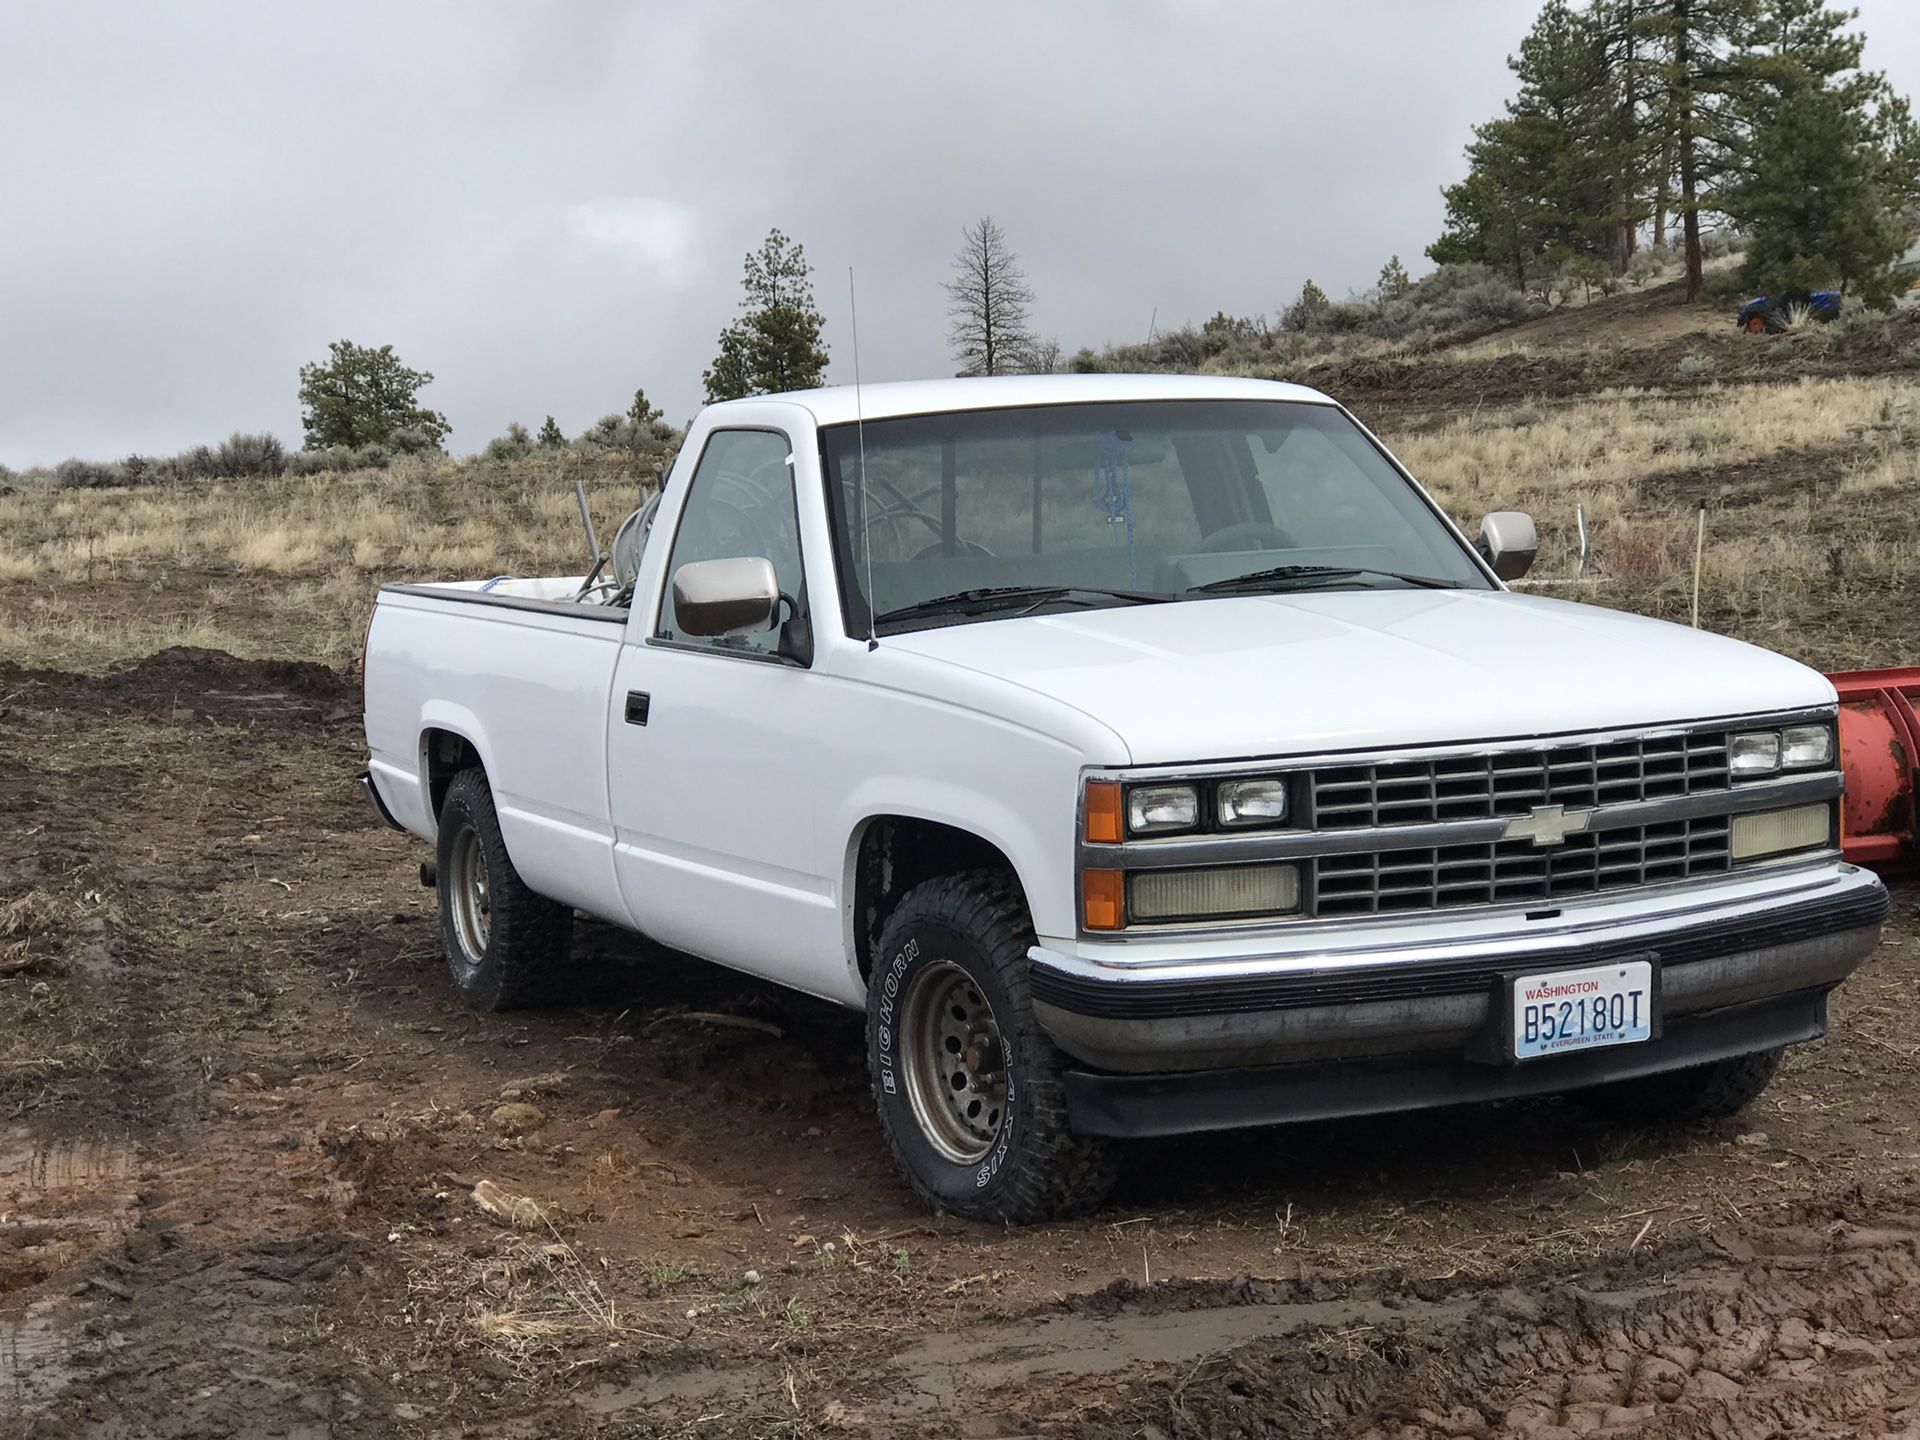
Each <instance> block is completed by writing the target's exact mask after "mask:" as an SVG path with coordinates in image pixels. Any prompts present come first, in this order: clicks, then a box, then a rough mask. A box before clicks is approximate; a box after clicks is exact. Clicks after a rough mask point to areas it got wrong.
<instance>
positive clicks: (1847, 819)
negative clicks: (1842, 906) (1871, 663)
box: [1827, 668, 1920, 870]
mask: <svg viewBox="0 0 1920 1440" xmlns="http://www.w3.org/2000/svg"><path fill="white" fill-rule="evenodd" d="M1827 678H1828V679H1829V680H1831V681H1833V688H1834V689H1835V690H1837V691H1839V692H1840V764H1841V767H1842V768H1843V769H1844V770H1845V772H1846V777H1847V794H1846V798H1845V800H1844V801H1842V803H1841V811H1840V848H1841V852H1842V853H1843V854H1844V855H1845V856H1846V858H1847V859H1848V860H1851V861H1852V862H1853V863H1854V864H1856V865H1870V866H1872V867H1873V868H1874V869H1876V870H1907V869H1911V868H1913V867H1914V866H1915V864H1916V863H1917V862H1920V855H1917V854H1916V853H1915V850H1914V825H1913V772H1914V766H1915V763H1916V760H1917V759H1920V713H1916V710H1915V707H1916V706H1920V668H1912V669H1905V670H1850V671H1844V672H1842V673H1841V674H1838V675H1829V676H1828V677H1827Z"/></svg>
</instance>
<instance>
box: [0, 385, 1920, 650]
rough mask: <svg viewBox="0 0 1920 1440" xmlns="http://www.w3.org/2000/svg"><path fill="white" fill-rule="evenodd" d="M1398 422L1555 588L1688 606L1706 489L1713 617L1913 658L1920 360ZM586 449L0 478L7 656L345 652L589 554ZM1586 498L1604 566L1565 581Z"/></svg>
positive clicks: (605, 496) (1775, 639)
mask: <svg viewBox="0 0 1920 1440" xmlns="http://www.w3.org/2000/svg"><path fill="white" fill-rule="evenodd" d="M1386 438H1387V439H1388V441H1389V442H1390V443H1393V444H1395V445H1396V448H1397V450H1398V452H1399V454H1400V455H1401V457H1402V458H1403V459H1404V460H1405V461H1406V462H1407V464H1408V465H1409V466H1410V467H1411V468H1412V470H1413V471H1414V473H1415V474H1417V475H1419V476H1420V477H1421V479H1422V480H1423V481H1424V482H1425V483H1426V484H1427V485H1428V487H1429V488H1430V489H1432V490H1433V491H1434V493H1435V494H1436V495H1437V496H1438V497H1439V499H1440V500H1441V502H1442V503H1443V504H1444V505H1446V506H1447V508H1448V509H1449V510H1450V511H1451V512H1452V513H1453V514H1455V515H1456V516H1458V517H1460V518H1461V519H1462V521H1463V522H1464V523H1466V524H1467V525H1468V526H1469V527H1471V526H1473V525H1475V524H1477V523H1478V517H1479V516H1480V515H1482V514H1484V513H1485V512H1487V511H1488V510H1495V509H1524V510H1530V511H1532V512H1533V513H1534V515H1535V517H1536V519H1537V520H1538V521H1539V523H1540V528H1541V533H1542V547H1543V548H1542V555H1541V561H1540V564H1539V566H1538V567H1537V572H1536V577H1537V578H1536V581H1535V583H1536V584H1539V585H1540V586H1541V588H1546V589H1549V590H1552V591H1554V592H1555V593H1565V594H1577V595H1578V597H1579V598H1581V599H1589V600H1594V601H1597V602H1599V603H1603V604H1612V605H1618V606H1622V607H1624V608H1630V609H1637V610H1642V611H1645V612H1648V613H1653V614H1659V615H1665V616H1669V617H1684V616H1685V614H1686V611H1687V601H1688V595H1689V591H1690V582H1691V569H1692V563H1693V537H1694V526H1695V523H1696V511H1697V507H1698V506H1700V505H1701V504H1706V505H1707V506H1708V507H1709V508H1710V511H1711V513H1710V514H1709V517H1708V524H1707V548H1706V557H1705V565H1704V575H1703V584H1702V590H1703V597H1704V599H1705V602H1706V609H1707V620H1708V623H1710V624H1712V625H1713V626H1715V627H1716V628H1720V629H1724V630H1728V631H1730V632H1731V633H1735V634H1739V635H1742V636H1744V637H1746V638H1749V639H1754V640H1757V641H1759V642H1761V643H1765V644H1769V645H1773V646H1775V647H1777V648H1784V649H1788V650H1789V651H1792V652H1793V653H1797V654H1800V655H1802V656H1804V657H1805V658H1808V659H1811V660H1814V661H1815V662H1817V663H1824V664H1828V665H1830V666H1834V667H1837V666H1839V665H1842V664H1852V663H1862V664H1864V663H1894V662H1896V661H1898V660H1900V659H1902V658H1907V657H1905V656H1903V655H1900V654H1893V653H1888V651H1887V647H1888V645H1889V641H1888V639H1887V630H1886V626H1885V625H1884V624H1883V623H1882V617H1881V616H1879V615H1878V613H1877V612H1878V611H1881V610H1884V609H1885V608H1886V606H1885V597H1887V596H1888V595H1889V594H1898V593H1901V592H1904V591H1906V590H1908V589H1909V588H1910V587H1914V586H1916V585H1920V547H1917V546H1916V542H1915V540H1914V539H1913V538H1912V535H1911V533H1910V532H1911V527H1910V525H1909V523H1908V517H1909V516H1910V515H1911V514H1912V506H1913V502H1914V499H1915V496H1916V493H1917V492H1920V458H1916V456H1917V454H1920V386H1916V385H1915V384H1914V383H1913V382H1912V381H1910V380H1907V379H1904V378H1898V377H1893V378H1889V377H1871V378H1853V379H1805V380H1801V381H1798V382H1795V383H1787V384H1770V385H1746V386H1714V387H1709V388H1708V389H1706V390H1704V391H1700V392H1695V393H1689V394H1685V395H1667V394H1661V393H1653V392H1647V391H1640V390H1614V391H1602V392H1599V393H1596V394H1593V395H1590V396H1586V397H1583V398H1575V399H1570V400H1567V401H1562V402H1557V403H1555V404H1553V405H1551V406H1546V405H1525V406H1518V407H1512V408H1506V409H1498V410H1475V411H1472V412H1470V413H1466V414H1462V415H1460V416H1458V417H1457V418H1454V419H1452V420H1450V421H1448V422H1446V423H1444V424H1441V425H1439V426H1437V427H1435V426H1431V425H1423V426H1422V428H1420V429H1418V430H1416V431H1414V432H1412V433H1409V434H1406V435H1404V436H1399V437H1396V436H1395V435H1394V434H1393V433H1392V430H1391V427H1389V428H1388V433H1387V436H1386ZM571 464H572V465H577V466H579V467H580V468H579V469H578V470H577V471H576V470H575V469H574V468H570V464H569V462H566V461H559V462H556V461H546V460H539V459H536V460H532V461H528V462H522V463H517V464H510V465H472V464H468V465H463V466H458V467H456V466H454V465H452V464H449V463H446V462H439V463H429V462H426V461H421V460H409V461H403V462H400V463H399V464H396V465H395V467H394V468H393V469H392V470H389V471H370V472H361V473H356V474H348V475H330V476H316V477H311V478H282V479H278V480H252V481H227V482H202V483H198V484H193V485H188V486H183V487H178V488H171V489H150V490H121V491H110V490H99V491H56V492H46V491H37V492H27V493H22V494H16V495H12V496H7V497H0V659H15V660H20V661H24V662H32V663H43V664H55V665H59V666H62V667H64V668H69V669H72V668H92V667H98V666H101V665H105V664H108V663H111V662H112V661H114V660H117V659H121V658H124V657H128V656H134V655H141V654H147V653H151V652H152V651H154V650H157V649H160V648H162V647H164V646H166V645H172V644H188V645H204V646H210V647H214V648H218V649H223V650H228V651H231V652H232V653H235V654H239V655H262V656H267V655H271V656H286V657H298V658H310V659H317V660H321V661H324V662H327V663H330V664H335V665H341V664H345V663H348V662H350V661H351V660H352V659H353V658H355V657H356V656H357V654H358V650H359V645H360V637H361V633H362V628H363V626H364V624H365V620H366V615H367V611H368V607H369V605H370V604H371V601H372V597H373V593H374V591H375V590H376V589H377V588H378V586H379V585H380V584H381V583H382V582H385V581H395V580H422V579H433V578H443V577H451V576H482V575H489V574H499V573H517V574H561V573H571V572H577V571H578V570H579V569H580V568H581V567H582V554H583V549H584V546H583V541H582V539H581V536H580V533H579V522H578V519H577V516H576V514H575V508H574V501H573V494H572V488H571V482H572V478H573V475H574V474H575V473H581V474H582V475H583V478H585V479H586V480H587V482H588V485H589V493H590V495H591V498H592V501H593V506H594V510H595V516H596V522H597V523H598V524H599V526H600V528H601V534H602V536H603V537H606V536H608V535H609V534H610V533H611V529H612V526H613V524H614V523H615V522H616V521H617V519H618V518H619V517H620V516H622V515H624V514H625V513H626V511H627V510H628V509H629V508H630V507H631V506H632V504H633V503H634V501H635V499H636V496H637V493H638V477H637V476H636V475H634V474H632V473H630V472H623V471H622V470H619V469H616V468H601V469H593V468H591V467H587V466H584V465H580V462H578V461H574V462H571ZM1736 467H1738V468H1736ZM1576 505H1583V506H1584V507H1585V509H1586V513H1587V518H1588V523H1589V526H1590V528H1591V531H1592V535H1593V547H1594V548H1593V567H1592V570H1591V571H1590V574H1589V583H1586V584H1583V585H1582V586H1580V587H1579V589H1578V590H1571V589H1568V588H1566V587H1565V586H1564V585H1563V584H1559V583H1557V582H1564V581H1567V580H1569V579H1570V578H1571V577H1572V575H1573V572H1574V569H1575V539H1574V536H1575V526H1574V507H1575V506H1576ZM1850 617H1852V618H1850Z"/></svg>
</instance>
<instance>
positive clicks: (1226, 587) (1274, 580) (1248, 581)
mask: <svg viewBox="0 0 1920 1440" xmlns="http://www.w3.org/2000/svg"><path fill="white" fill-rule="evenodd" d="M1354 575H1379V576H1382V577H1383V578H1385V579H1388V580H1398V581H1400V582H1401V583H1402V584H1404V585H1417V586H1419V587H1420V588H1421V589H1423V590H1459V589H1462V588H1464V587H1462V586H1461V584H1460V582H1459V581H1457V580H1437V579H1435V578H1434V577H1433V576H1431V575H1403V574H1401V573H1400V572H1399V571H1398V570H1373V569H1369V568H1368V567H1367V566H1365V565H1275V566H1273V567H1272V568H1271V569H1268V570H1254V571H1251V572H1250V573H1248V574H1245V575H1229V576H1227V578H1226V579H1224V580H1209V581H1207V582H1206V583H1205V584H1204V585H1189V586H1188V587H1187V593H1188V594H1189V595H1194V594H1214V595H1223V594H1228V593H1230V592H1232V591H1235V590H1266V589H1271V588H1277V587H1278V586H1279V585H1281V584H1282V583H1284V582H1286V581H1290V580H1304V581H1309V582H1311V581H1317V580H1341V579H1346V578H1348V577H1350V576H1354Z"/></svg>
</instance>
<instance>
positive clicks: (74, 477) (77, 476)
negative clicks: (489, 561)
mask: <svg viewBox="0 0 1920 1440" xmlns="http://www.w3.org/2000/svg"><path fill="white" fill-rule="evenodd" d="M126 483H127V472H126V471H124V470H122V469H121V468H120V467H119V466H118V465H115V464H112V463H111V462H108V463H102V462H101V461H98V460H62V461H61V462H60V463H59V464H58V465H56V466H54V467H53V484H54V485H55V486H56V487H57V488H59V489H61V490H101V489H105V488H106V487H107V486H110V485H124V484H126Z"/></svg>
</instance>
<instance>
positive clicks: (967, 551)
mask: <svg viewBox="0 0 1920 1440" xmlns="http://www.w3.org/2000/svg"><path fill="white" fill-rule="evenodd" d="M953 543H954V548H955V551H956V553H958V554H961V555H985V556H987V557H988V558H989V559H991V558H992V556H993V551H991V550H989V549H988V548H987V547H986V546H984V545H979V544H976V543H975V542H974V541H972V540H958V539H956V540H955V541H954V542H953ZM946 549H947V547H946V542H945V541H942V540H936V541H934V542H933V544H931V545H929V546H927V548H926V549H924V550H917V551H915V552H914V556H913V558H914V559H916V560H931V559H933V558H934V557H935V556H938V555H944V554H945V553H946Z"/></svg>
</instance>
